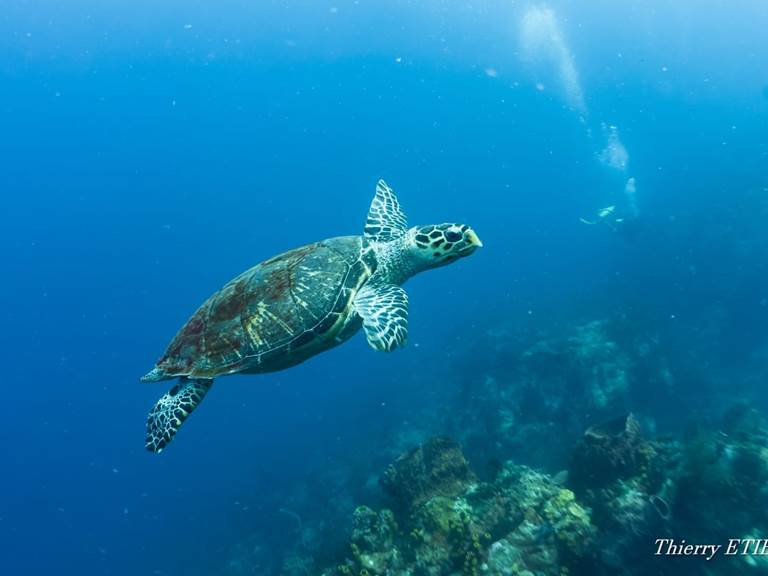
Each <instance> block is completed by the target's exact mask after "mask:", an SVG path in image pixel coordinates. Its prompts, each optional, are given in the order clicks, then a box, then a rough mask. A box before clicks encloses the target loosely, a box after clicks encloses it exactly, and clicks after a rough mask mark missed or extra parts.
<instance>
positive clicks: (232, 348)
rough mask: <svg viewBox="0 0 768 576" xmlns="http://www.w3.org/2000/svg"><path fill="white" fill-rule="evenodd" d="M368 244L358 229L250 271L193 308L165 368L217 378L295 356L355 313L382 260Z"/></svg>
mask: <svg viewBox="0 0 768 576" xmlns="http://www.w3.org/2000/svg"><path fill="white" fill-rule="evenodd" d="M365 244H367V242H366V241H365V240H363V239H362V238H361V237H359V236H347V237H340V238H331V239H329V240H324V241H322V242H317V243H315V244H308V245H306V246H302V247H301V248H296V249H294V250H291V251H288V252H285V253H283V254H281V255H279V256H276V257H274V258H272V259H270V260H267V261H265V262H262V263H261V264H258V265H256V266H254V267H253V268H251V269H250V270H247V271H246V272H244V273H243V274H241V275H240V276H238V277H237V278H235V279H233V280H232V281H230V282H229V283H228V284H226V285H225V286H224V287H223V288H222V289H221V290H219V291H218V292H216V293H215V294H213V295H212V296H211V297H210V298H209V299H208V300H207V301H206V302H205V303H204V304H203V305H202V306H201V307H200V308H199V309H198V310H197V311H196V312H195V313H194V314H193V316H192V317H191V318H190V319H189V320H188V321H187V323H186V324H185V325H184V326H183V327H182V328H181V330H179V332H178V334H177V335H176V337H175V338H174V339H173V341H172V342H171V344H170V345H169V346H168V349H167V350H166V352H165V354H164V355H163V357H162V358H161V359H160V361H159V362H158V363H157V367H158V369H160V370H162V372H163V373H164V376H165V377H174V376H191V377H199V378H213V377H215V376H219V375H222V374H231V373H234V372H266V371H270V370H273V369H278V368H280V367H282V365H281V364H280V363H281V362H285V363H287V364H290V363H294V362H292V361H291V358H290V355H291V354H295V353H296V351H297V350H299V349H301V348H303V347H311V346H312V345H313V343H314V342H315V341H316V340H318V339H320V340H322V339H323V338H325V337H328V336H331V337H332V336H333V334H328V332H329V331H333V330H336V329H338V326H339V325H340V323H339V320H344V319H345V318H346V316H347V315H349V313H350V309H351V299H352V298H353V297H354V294H355V293H356V290H357V289H358V288H359V286H360V285H362V283H364V281H365V280H366V279H367V278H368V276H370V273H371V272H372V271H373V270H374V269H375V266H376V262H375V256H374V255H373V251H367V250H364V249H363V248H364V247H365ZM361 252H362V253H364V254H365V256H364V258H363V260H364V261H361V258H360V256H361ZM342 323H343V322H342ZM298 361H300V359H298Z"/></svg>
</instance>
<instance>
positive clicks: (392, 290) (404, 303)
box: [355, 284, 408, 352]
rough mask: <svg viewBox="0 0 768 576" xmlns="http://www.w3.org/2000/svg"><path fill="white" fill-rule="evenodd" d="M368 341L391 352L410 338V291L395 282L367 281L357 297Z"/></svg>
mask: <svg viewBox="0 0 768 576" xmlns="http://www.w3.org/2000/svg"><path fill="white" fill-rule="evenodd" d="M355 311H356V312H357V313H358V314H359V315H360V317H361V318H362V319H363V328H364V330H365V337H366V339H367V340H368V344H370V345H371V347H372V348H374V349H375V350H382V351H384V352H390V351H392V350H394V349H395V348H397V347H399V346H405V341H406V340H407V339H408V294H406V293H405V290H403V289H402V288H400V286H395V285H394V284H366V285H365V286H363V287H362V288H361V289H360V291H359V292H358V293H357V296H356V297H355Z"/></svg>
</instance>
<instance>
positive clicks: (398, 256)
mask: <svg viewBox="0 0 768 576" xmlns="http://www.w3.org/2000/svg"><path fill="white" fill-rule="evenodd" d="M481 245H482V244H481V243H480V240H479V239H478V237H477V235H476V234H475V232H474V231H473V230H472V229H471V228H470V227H469V226H467V225H465V224H436V225H430V226H417V227H414V228H410V229H409V228H408V227H407V224H406V217H405V214H404V213H403V211H402V210H401V209H400V203H399V202H398V200H397V197H396V196H395V194H394V193H393V192H392V189H391V188H390V187H389V186H387V184H386V183H385V182H384V181H383V180H379V182H378V183H377V185H376V195H375V196H374V199H373V202H372V203H371V207H370V210H369V212H368V219H367V220H366V223H365V231H364V234H363V235H362V236H342V237H338V238H330V239H328V240H323V241H321V242H316V243H314V244H308V245H307V246H302V247H301V248H296V249H294V250H290V251H288V252H285V253H283V254H280V255H278V256H275V257H274V258H271V259H269V260H266V261H265V262H262V263H261V264H257V265H256V266H254V267H253V268H251V269H250V270H247V271H246V272H243V273H242V274H241V275H240V276H238V277H237V278H235V279H234V280H232V281H230V282H229V283H228V284H226V285H225V286H224V287H223V288H222V289H221V290H219V291H218V292H216V293H215V294H214V295H213V296H211V297H210V298H208V300H207V301H206V302H205V303H204V304H203V305H202V306H201V307H200V308H199V309H198V310H197V312H195V313H194V314H193V315H192V317H191V318H190V319H189V320H188V321H187V323H186V324H185V325H184V326H183V327H182V328H181V330H179V332H178V333H177V334H176V337H175V338H174V339H173V340H172V341H171V343H170V344H169V346H168V348H167V350H166V351H165V354H163V356H162V358H160V360H158V362H157V364H156V365H155V367H154V368H153V369H152V370H151V371H150V372H149V373H148V374H147V375H146V376H144V377H143V378H142V379H141V381H142V382H157V381H159V380H168V379H172V378H178V382H177V383H176V384H175V385H174V386H173V388H171V389H170V391H168V393H166V394H165V395H164V396H163V397H162V398H160V400H159V401H158V402H157V404H155V406H154V407H153V408H152V410H151V411H150V413H149V417H148V419H147V438H146V448H147V450H150V451H151V452H160V451H162V450H163V448H165V447H166V446H167V445H168V443H169V442H170V441H171V439H172V438H173V437H174V435H175V434H176V431H177V430H178V429H179V427H180V426H181V424H182V423H183V422H184V420H186V418H187V417H188V416H189V415H190V413H191V412H192V411H193V410H194V409H195V408H196V407H197V405H198V404H199V403H200V402H201V401H202V399H203V397H205V395H206V394H207V392H208V390H210V388H211V385H212V384H213V380H214V378H217V377H219V376H225V375H228V374H238V373H241V374H255V373H260V372H272V371H275V370H282V369H283V368H288V367H289V366H293V365H295V364H298V363H300V362H303V361H304V360H306V359H307V358H309V357H311V356H314V355H315V354H317V353H319V352H322V351H324V350H328V349H329V348H333V347H334V346H337V345H338V344H340V343H342V342H344V341H345V340H347V339H348V338H349V337H350V336H352V335H353V334H354V333H355V332H357V330H359V329H360V327H361V326H362V327H363V329H364V331H365V336H366V338H367V340H368V343H369V344H370V345H371V347H373V348H374V349H376V350H383V351H391V350H394V349H395V348H397V347H399V346H403V345H404V344H405V341H406V337H407V334H408V296H407V294H406V293H405V290H403V289H402V288H401V287H400V285H401V284H402V283H403V282H405V281H406V280H407V279H408V278H410V277H411V276H413V275H414V274H416V273H418V272H421V271H422V270H427V269H429V268H436V267H438V266H443V265H445V264H448V263H449V262H453V261H454V260H456V259H458V258H461V257H462V256H468V255H470V254H472V253H473V252H474V251H475V250H476V249H477V248H478V247H479V246H481Z"/></svg>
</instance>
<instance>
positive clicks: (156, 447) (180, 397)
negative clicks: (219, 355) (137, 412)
mask: <svg viewBox="0 0 768 576" xmlns="http://www.w3.org/2000/svg"><path fill="white" fill-rule="evenodd" d="M211 385H213V380H192V379H188V378H182V379H181V380H180V381H179V383H178V384H176V385H175V386H174V387H173V388H171V389H170V390H169V391H168V392H167V393H166V394H165V396H163V397H162V398H160V400H158V401H157V404H155V405H154V407H153V408H152V410H151V411H150V412H149V416H148V417H147V439H146V440H145V443H144V446H145V447H146V449H147V450H149V451H150V452H156V453H160V452H162V451H163V448H165V447H166V446H167V445H168V443H169V442H170V441H171V440H172V439H173V437H174V436H175V435H176V431H177V430H178V429H179V427H180V426H181V425H182V424H183V423H184V420H186V419H187V416H189V415H190V414H191V413H192V410H194V409H195V408H197V405H198V404H200V402H202V400H203V398H204V397H205V395H206V394H207V393H208V390H210V388H211Z"/></svg>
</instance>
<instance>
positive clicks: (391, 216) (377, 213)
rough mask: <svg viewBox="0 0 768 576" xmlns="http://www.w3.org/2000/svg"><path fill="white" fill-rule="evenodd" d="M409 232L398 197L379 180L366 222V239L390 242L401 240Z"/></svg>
mask: <svg viewBox="0 0 768 576" xmlns="http://www.w3.org/2000/svg"><path fill="white" fill-rule="evenodd" d="M407 230H408V220H407V218H406V217H405V213H404V212H403V210H402V209H401V208H400V202H398V200H397V196H395V193H394V192H392V188H390V187H389V186H387V183H386V182H384V180H379V181H378V182H377V183H376V196H374V197H373V202H371V208H370V209H369V210H368V219H367V220H366V222H365V237H366V238H368V239H369V240H375V241H377V242H389V241H390V240H395V239H396V238H400V237H401V236H402V235H403V234H405V233H406V231H407Z"/></svg>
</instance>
